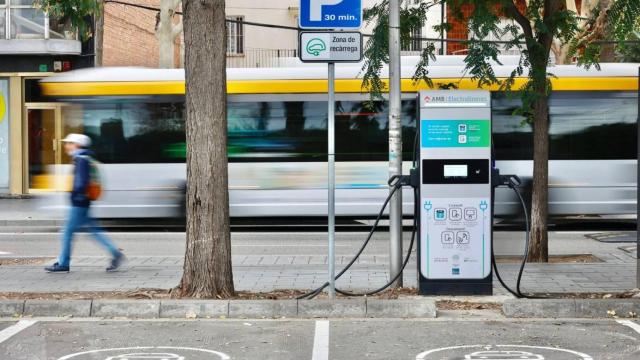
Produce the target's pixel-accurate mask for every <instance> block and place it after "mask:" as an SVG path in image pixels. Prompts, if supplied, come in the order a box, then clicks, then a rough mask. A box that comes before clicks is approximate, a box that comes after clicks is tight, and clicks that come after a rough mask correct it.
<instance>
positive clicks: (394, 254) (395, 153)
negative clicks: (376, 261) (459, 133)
mask: <svg viewBox="0 0 640 360" xmlns="http://www.w3.org/2000/svg"><path fill="white" fill-rule="evenodd" d="M400 77H401V74H400V0H390V1H389V177H391V176H394V175H402V123H401V120H400V106H401V104H400V92H401V89H400V84H401V82H400ZM389 233H390V243H389V265H390V276H391V277H394V276H396V275H397V274H398V273H399V272H400V271H401V268H402V191H396V193H395V195H394V196H393V198H391V204H390V208H389ZM393 286H394V287H402V276H400V277H399V278H398V280H397V281H396V282H395V283H394V284H393Z"/></svg>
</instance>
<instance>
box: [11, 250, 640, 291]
mask: <svg viewBox="0 0 640 360" xmlns="http://www.w3.org/2000/svg"><path fill="white" fill-rule="evenodd" d="M316 258H318V259H319V258H322V257H318V256H255V257H252V256H245V257H240V258H239V263H238V262H235V266H234V279H235V281H236V289H237V290H241V291H270V290H273V289H300V290H307V289H311V288H315V287H317V286H319V285H321V284H323V283H324V282H325V281H326V280H327V275H326V274H327V266H326V265H325V264H320V263H317V262H319V261H314V260H317V259H316ZM261 259H262V260H266V261H265V264H258V262H260V261H259V260H261ZM366 260H367V262H366V263H364V262H361V263H359V264H355V265H354V266H353V268H352V270H350V271H348V272H347V273H345V275H344V276H343V277H341V278H340V279H339V280H338V281H337V285H338V286H339V287H340V288H342V289H345V290H351V291H363V290H367V289H373V288H377V287H380V286H382V285H384V284H385V283H386V281H387V279H388V276H389V275H388V266H387V264H386V261H385V262H373V261H372V260H371V258H367V259H366ZM384 260H386V259H384ZM343 261H344V262H345V263H346V262H347V261H348V259H343ZM370 261H371V262H370ZM107 262H108V258H106V257H85V258H82V257H81V258H74V259H73V262H72V263H73V264H74V266H73V267H72V269H71V270H72V271H71V272H70V273H68V274H48V273H45V272H44V271H43V267H42V266H33V265H29V266H26V265H25V266H2V267H0V284H1V285H0V291H1V292H65V291H128V290H135V289H139V288H159V289H170V288H172V287H175V286H176V285H177V284H178V282H179V281H180V276H181V271H182V259H181V258H180V257H167V256H158V257H151V256H150V257H132V258H130V259H129V262H128V264H127V265H126V266H125V267H124V268H123V269H122V271H118V272H115V273H106V272H105V271H104V265H105V264H106V263H107ZM247 263H250V264H247ZM338 269H340V267H338ZM499 270H500V273H501V275H502V277H503V279H505V281H506V282H507V283H508V284H509V285H510V286H515V278H516V276H517V271H518V265H517V264H500V265H499ZM416 272H417V270H416V265H415V262H414V261H411V262H410V264H409V265H408V266H407V269H406V270H405V276H404V283H405V286H416V283H417V281H416V279H417V273H416ZM495 284H496V285H495V292H496V294H506V291H505V290H504V289H502V288H501V287H500V285H499V284H498V282H497V281H495ZM634 286H635V263H634V262H631V261H626V262H625V263H593V264H527V267H526V269H525V273H524V276H523V279H522V289H523V291H527V292H584V291H589V292H614V291H624V290H628V289H632V288H634Z"/></svg>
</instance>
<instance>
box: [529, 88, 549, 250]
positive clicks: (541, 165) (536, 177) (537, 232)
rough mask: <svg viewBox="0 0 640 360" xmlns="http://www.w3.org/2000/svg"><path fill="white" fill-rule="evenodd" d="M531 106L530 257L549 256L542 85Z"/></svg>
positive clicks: (546, 122)
mask: <svg viewBox="0 0 640 360" xmlns="http://www.w3.org/2000/svg"><path fill="white" fill-rule="evenodd" d="M541 86H542V87H543V88H542V89H539V88H538V89H536V92H537V93H538V94H539V95H540V96H541V97H540V98H539V99H538V100H536V101H535V103H534V107H533V116H534V121H533V191H532V195H531V238H530V242H529V261H530V262H547V261H548V260H549V239H548V234H547V219H548V216H549V201H548V200H549V101H548V97H547V95H546V91H545V89H544V85H541Z"/></svg>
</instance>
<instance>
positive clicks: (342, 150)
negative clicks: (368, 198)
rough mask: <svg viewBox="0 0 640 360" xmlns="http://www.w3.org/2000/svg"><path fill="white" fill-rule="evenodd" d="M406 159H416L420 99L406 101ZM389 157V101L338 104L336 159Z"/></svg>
mask: <svg viewBox="0 0 640 360" xmlns="http://www.w3.org/2000/svg"><path fill="white" fill-rule="evenodd" d="M401 121H402V137H403V139H402V143H403V150H402V152H403V159H405V160H408V159H411V158H412V151H413V143H414V138H415V131H416V102H415V100H407V101H403V102H402V107H401ZM388 159H389V108H388V103H387V102H386V101H374V102H372V103H369V102H366V101H338V102H337V103H336V160H337V161H386V160H388Z"/></svg>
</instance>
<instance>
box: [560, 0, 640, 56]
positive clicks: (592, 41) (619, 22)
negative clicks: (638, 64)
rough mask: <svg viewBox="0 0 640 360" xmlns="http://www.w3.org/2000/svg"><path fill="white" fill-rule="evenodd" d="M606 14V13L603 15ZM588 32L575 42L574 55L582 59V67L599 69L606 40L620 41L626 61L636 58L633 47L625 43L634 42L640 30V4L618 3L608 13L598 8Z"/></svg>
mask: <svg viewBox="0 0 640 360" xmlns="http://www.w3.org/2000/svg"><path fill="white" fill-rule="evenodd" d="M603 11H606V13H605V14H602V12H603ZM601 14H602V15H603V16H602V17H601V16H600V15H601ZM586 28H587V30H589V31H585V32H584V33H583V34H581V35H582V36H579V37H577V38H575V39H573V40H572V41H571V49H570V54H571V55H574V56H577V57H578V64H580V65H583V66H585V67H587V68H589V67H591V66H594V67H596V68H599V66H598V60H599V59H600V52H601V51H602V45H603V42H602V40H612V41H616V42H617V48H618V51H619V53H621V54H628V55H623V59H624V58H625V56H626V57H628V56H629V55H631V58H633V51H634V50H633V45H631V46H629V45H627V44H625V43H624V41H626V40H633V39H634V31H638V30H639V29H640V1H638V0H614V1H613V3H612V4H611V7H610V8H609V9H608V10H607V9H601V8H599V7H597V8H596V9H595V10H594V11H593V14H592V16H591V18H590V19H588V21H587V24H586ZM594 29H595V30H594Z"/></svg>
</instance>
